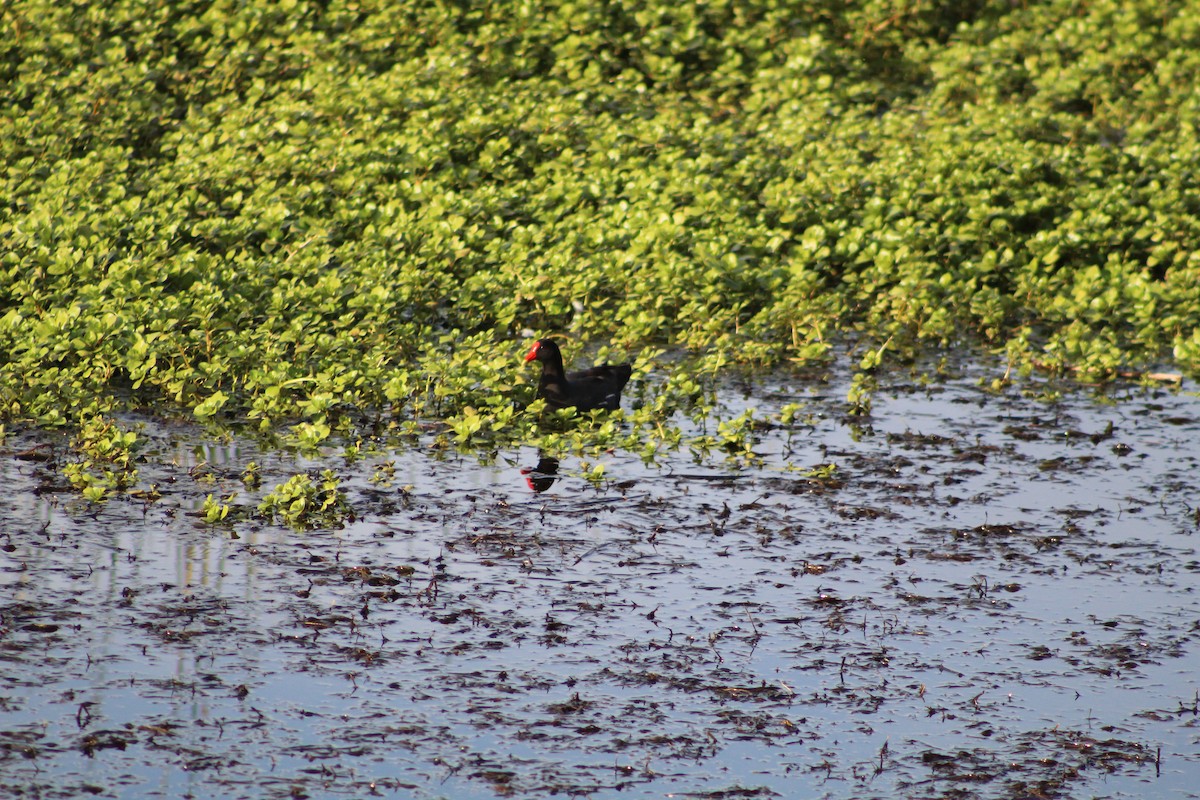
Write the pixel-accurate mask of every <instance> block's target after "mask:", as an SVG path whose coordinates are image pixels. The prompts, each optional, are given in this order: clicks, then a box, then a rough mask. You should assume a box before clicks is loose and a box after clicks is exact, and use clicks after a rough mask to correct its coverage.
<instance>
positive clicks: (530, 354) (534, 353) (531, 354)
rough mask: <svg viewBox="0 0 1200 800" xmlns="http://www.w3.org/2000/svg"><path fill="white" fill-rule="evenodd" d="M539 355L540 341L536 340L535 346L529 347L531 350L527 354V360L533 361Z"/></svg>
mask: <svg viewBox="0 0 1200 800" xmlns="http://www.w3.org/2000/svg"><path fill="white" fill-rule="evenodd" d="M537 355H538V343H537V342H534V343H533V347H531V348H529V352H528V353H526V354H525V361H526V362H529V361H533V360H534V359H535V358H537Z"/></svg>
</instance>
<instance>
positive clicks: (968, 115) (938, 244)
mask: <svg viewBox="0 0 1200 800" xmlns="http://www.w3.org/2000/svg"><path fill="white" fill-rule="evenodd" d="M1192 11H1193V9H1191V7H1190V5H1189V4H1187V3H1184V2H1181V1H1179V0H1173V1H1171V2H1166V3H1162V2H1151V0H1133V2H1118V0H1099V1H1098V2H1092V3H1087V4H1080V3H1077V2H1074V1H1073V0H1049V1H1048V2H1044V3H1034V4H1029V3H1022V4H1013V3H1009V2H1000V1H999V0H976V1H973V2H967V3H957V4H954V3H925V4H919V3H899V2H894V0H851V2H846V3H827V2H800V1H797V2H785V3H774V2H749V3H733V2H729V1H728V0H718V2H711V3H704V4H699V5H696V4H674V5H671V4H661V3H659V4H654V3H651V4H648V5H647V4H641V5H639V6H636V7H634V6H622V5H620V4H616V5H614V4H611V3H592V2H583V3H576V4H572V5H570V6H562V7H554V6H541V5H537V4H531V3H525V2H518V3H515V4H510V5H509V6H505V7H504V8H503V9H501V8H500V7H494V6H486V5H483V6H477V5H467V6H462V5H454V4H451V5H436V4H435V5H430V4H422V3H409V2H401V3H393V4H389V5H386V6H385V5H377V4H372V3H367V4H346V3H344V2H332V3H312V2H306V1H305V0H295V2H289V3H286V4H273V3H267V2H263V1H261V0H249V1H248V2H239V3H232V2H225V1H224V0H222V1H221V2H216V3H212V4H209V5H205V6H193V5H190V4H187V3H173V2H164V1H162V0H117V2H113V3H106V4H103V5H95V6H88V7H87V8H86V9H80V8H75V7H72V6H63V5H62V4H55V3H52V2H49V0H17V2H14V3H10V4H8V6H6V10H5V13H4V15H3V17H2V19H0V32H3V33H4V34H6V35H4V36H3V37H0V84H2V86H3V90H4V91H3V95H2V96H3V98H4V99H3V101H0V127H2V128H3V129H4V130H5V132H6V133H5V135H4V136H2V137H0V163H3V165H4V169H3V170H0V198H3V199H2V200H0V419H2V420H15V419H19V420H32V421H34V422H36V423H37V424H39V425H42V426H74V425H77V424H79V421H80V420H81V419H82V420H90V419H102V418H104V417H105V416H106V415H112V414H113V413H114V412H117V411H119V410H122V409H130V408H137V409H146V408H164V407H174V408H179V409H183V410H185V411H186V412H187V413H190V414H193V415H194V416H195V417H196V418H197V419H199V420H201V421H202V422H204V423H205V424H208V425H213V426H222V425H238V426H241V425H244V424H245V423H250V424H251V425H254V426H257V427H258V428H259V429H260V430H261V431H263V432H264V433H271V432H274V431H277V430H279V429H281V428H286V429H287V430H289V431H290V432H291V433H290V437H289V438H288V439H287V441H286V444H288V445H290V446H295V447H297V448H299V449H301V450H312V449H316V448H320V447H322V446H324V445H325V444H327V443H328V442H329V441H330V440H331V439H334V438H339V437H345V438H350V439H352V438H353V437H354V436H356V435H357V434H358V432H359V431H361V430H366V429H367V428H371V427H373V428H374V429H376V430H378V431H380V432H381V435H394V436H396V437H399V438H406V437H412V436H415V435H420V434H421V433H422V432H425V431H428V430H430V428H429V426H430V425H443V426H445V428H444V430H443V431H442V432H441V433H440V434H439V436H440V445H441V446H445V447H452V446H453V447H467V448H481V449H485V450H486V449H493V448H495V447H498V446H501V445H502V444H504V443H505V442H510V443H512V442H521V441H524V442H530V443H535V444H539V443H544V444H547V445H550V446H552V447H554V448H562V449H566V450H574V449H578V448H584V447H587V446H588V443H589V442H590V441H592V437H597V438H598V439H600V440H602V441H603V442H604V444H605V446H613V447H623V448H628V449H632V450H636V451H637V452H642V453H646V454H652V453H653V452H654V450H655V449H656V448H659V447H664V446H669V447H678V446H683V445H682V443H681V442H680V439H679V436H678V433H677V430H675V428H676V425H675V422H674V421H675V420H677V417H676V416H675V415H676V414H684V415H687V416H688V417H691V418H694V419H698V420H705V419H706V418H707V417H709V416H711V414H712V413H713V410H714V408H715V407H716V404H715V398H714V397H713V394H712V388H711V387H712V385H713V383H712V381H711V379H712V377H713V376H715V375H717V374H721V373H722V372H723V371H726V370H728V369H729V368H731V367H734V366H738V367H743V366H745V367H762V366H777V365H788V364H798V365H813V364H818V365H821V364H824V365H828V364H830V363H833V357H834V354H835V353H836V352H839V350H837V349H835V348H837V347H840V346H842V345H844V344H845V343H847V342H849V343H851V345H852V346H854V347H855V348H856V352H858V353H859V354H860V360H859V361H857V362H856V363H854V364H852V365H851V366H850V367H848V368H849V369H851V370H852V371H854V372H856V373H857V375H856V378H855V381H854V384H853V389H852V391H851V394H850V396H849V397H848V398H847V400H848V403H849V404H850V405H851V407H852V408H853V409H854V410H856V411H859V412H862V413H864V414H865V413H866V412H869V410H870V398H871V392H872V381H871V379H870V376H869V373H870V371H871V370H873V369H875V368H877V367H879V366H883V365H886V364H888V363H896V362H899V363H904V362H906V361H907V360H908V359H911V358H912V357H913V356H914V355H915V354H917V353H918V352H920V351H921V350H924V349H928V348H950V347H961V346H972V347H983V348H988V349H992V350H997V351H1003V352H1005V353H1006V354H1007V356H1008V357H1009V359H1010V361H1011V364H1012V369H1013V370H1014V371H1016V372H1018V373H1020V372H1022V371H1028V370H1031V369H1052V370H1062V371H1068V370H1069V371H1071V373H1072V374H1074V375H1078V376H1080V377H1082V378H1084V379H1087V380H1097V379H1101V380H1102V379H1108V378H1112V377H1114V376H1116V375H1118V374H1122V373H1123V372H1126V371H1128V370H1129V369H1131V368H1132V369H1137V368H1140V367H1144V366H1146V365H1151V364H1157V363H1161V362H1164V361H1167V360H1173V361H1174V362H1175V364H1177V365H1178V367H1179V368H1180V369H1181V370H1184V371H1187V372H1189V373H1195V372H1197V371H1198V370H1200V251H1198V250H1197V247H1196V242H1198V241H1200V200H1198V199H1197V198H1200V186H1198V185H1197V182H1198V180H1200V178H1198V174H1197V172H1196V170H1194V169H1193V168H1191V166H1190V165H1192V164H1194V163H1196V161H1197V159H1198V158H1200V138H1198V136H1197V133H1196V132H1197V130H1200V106H1198V105H1197V103H1196V102H1195V93H1194V91H1192V89H1193V87H1195V86H1196V85H1197V84H1200V26H1198V25H1197V23H1196V21H1195V17H1196V15H1195V14H1194V13H1192ZM546 334H553V335H557V336H560V337H563V338H564V339H567V340H569V344H570V351H571V352H572V353H573V354H575V356H574V357H576V358H578V360H579V362H580V363H583V362H585V361H593V360H595V361H603V360H610V361H614V362H615V361H624V360H632V361H633V363H634V378H633V381H632V383H631V384H630V386H629V389H628V392H627V395H628V397H627V401H626V403H625V408H626V418H625V419H626V423H627V425H628V426H629V428H628V432H627V433H624V434H618V433H614V432H612V431H608V430H605V429H604V426H603V423H602V422H598V421H597V420H593V419H584V418H582V415H581V416H580V418H573V419H572V420H570V424H569V425H567V424H565V423H566V422H567V421H566V420H563V419H559V420H558V421H557V422H555V421H554V420H548V419H547V417H548V416H549V415H544V414H542V413H540V412H539V410H538V407H537V405H536V404H534V405H530V402H531V401H532V399H533V391H534V381H535V376H534V375H533V373H532V372H531V371H530V370H528V369H525V368H523V365H522V364H521V362H520V356H521V355H522V353H523V352H524V347H525V346H526V344H527V342H528V339H529V338H530V337H531V336H535V335H538V336H540V335H546ZM668 353H669V354H670V356H669V357H667V356H665V355H664V354H668ZM863 353H865V354H866V356H865V357H861V354H863ZM667 358H669V360H664V359H667ZM1003 384H1004V381H1003V380H1000V381H999V382H998V384H997V385H998V387H999V388H1003ZM561 416H562V415H560V417H561ZM708 430H709V431H710V432H711V433H712V434H713V435H715V436H716V438H718V439H719V438H720V432H719V430H718V429H716V428H711V427H710V428H709V429H708ZM372 432H374V431H372ZM96 470H100V471H98V472H97V471H96ZM110 471H112V472H113V477H112V478H107V477H104V474H103V469H102V468H100V467H96V462H93V464H92V466H91V467H88V468H87V469H84V468H82V467H76V468H73V475H74V480H75V481H76V482H77V483H78V485H80V486H81V487H86V488H89V489H91V490H92V493H93V494H96V495H97V496H103V495H104V492H103V491H101V488H103V489H104V491H108V490H112V489H114V488H117V484H119V483H120V479H119V478H118V477H117V475H118V473H119V470H112V469H111V468H110ZM85 474H87V475H92V476H93V478H94V479H95V480H93V478H88V477H84V475H85Z"/></svg>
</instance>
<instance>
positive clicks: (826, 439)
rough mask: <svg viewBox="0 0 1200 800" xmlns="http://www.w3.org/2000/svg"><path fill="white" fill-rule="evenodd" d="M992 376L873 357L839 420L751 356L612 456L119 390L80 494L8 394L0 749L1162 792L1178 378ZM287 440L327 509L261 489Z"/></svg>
mask: <svg viewBox="0 0 1200 800" xmlns="http://www.w3.org/2000/svg"><path fill="white" fill-rule="evenodd" d="M1027 388H1029V389H1031V390H1034V391H1031V392H1028V393H1020V392H1017V391H1015V390H1010V391H1008V392H1006V393H1003V394H994V393H991V392H989V391H985V390H983V389H981V388H979V385H978V380H977V378H976V377H975V376H972V375H964V376H962V377H958V378H951V377H947V378H946V379H945V380H943V381H942V382H940V383H938V384H937V385H936V386H932V387H926V386H922V385H919V384H916V383H912V382H908V381H907V380H905V379H903V378H902V377H899V378H898V377H897V376H892V377H886V376H881V386H880V388H879V389H878V391H877V392H876V395H875V397H874V401H873V409H872V413H871V414H870V415H869V417H867V418H864V417H862V416H861V415H859V416H855V415H847V414H846V413H845V408H846V406H845V403H844V397H845V391H846V387H845V386H833V385H826V384H822V383H820V382H816V381H808V380H805V381H800V380H798V379H796V378H793V377H788V376H785V375H772V376H766V377H764V378H762V379H760V381H758V382H757V383H756V384H755V385H753V386H749V387H745V390H738V389H735V388H734V387H733V386H721V387H720V389H719V391H718V393H717V397H718V398H720V400H719V402H718V403H717V406H716V407H715V408H714V414H715V415H716V417H717V418H718V419H721V420H736V419H739V418H745V419H752V420H754V421H755V424H754V425H753V426H752V430H751V431H749V432H745V436H744V437H742V438H740V439H739V442H740V445H739V447H738V448H737V449H734V450H727V449H723V448H720V447H716V448H715V449H713V450H711V451H709V452H708V453H707V454H703V453H701V452H699V451H697V450H695V448H694V447H691V446H684V447H681V448H680V449H677V450H674V451H670V452H666V453H662V454H660V457H659V458H658V459H657V460H653V461H649V462H647V461H644V460H643V459H642V458H640V457H636V456H633V455H631V454H629V453H627V452H623V451H619V450H618V451H613V452H611V453H601V454H598V455H597V454H590V453H589V454H585V455H583V456H580V455H575V454H572V453H561V454H559V455H558V456H557V457H554V458H551V457H550V456H549V455H547V454H546V453H544V452H543V453H539V452H538V451H537V450H536V449H535V448H531V447H525V448H516V449H511V450H503V451H501V452H498V453H497V454H495V456H494V457H490V456H489V457H483V458H480V457H478V456H476V455H469V454H467V453H461V452H458V451H454V450H447V449H445V448H442V447H441V446H439V444H438V433H437V432H436V431H429V432H427V433H425V434H423V435H422V436H421V437H420V438H418V439H415V440H411V441H409V442H408V444H407V445H406V446H404V447H403V448H395V447H391V446H387V445H386V444H384V443H383V442H377V443H375V444H374V445H370V444H368V443H366V442H364V443H362V444H360V445H359V446H358V447H356V448H352V449H342V450H336V449H333V448H329V449H326V450H325V451H308V452H307V453H306V454H303V455H301V454H300V453H299V452H298V451H289V450H286V449H278V448H266V449H264V448H263V447H262V445H261V444H260V443H258V442H257V441H256V440H253V439H249V438H239V437H229V436H226V437H221V438H213V437H212V436H210V435H209V434H206V433H205V432H204V431H203V430H201V429H198V428H194V427H190V426H181V425H172V424H169V423H165V422H155V421H153V420H150V419H139V418H133V417H125V418H122V419H120V420H119V422H120V424H121V426H122V428H123V429H126V430H133V431H136V432H137V434H138V441H139V443H140V444H139V449H138V452H137V454H136V455H135V456H134V457H133V458H132V459H131V463H134V464H136V469H137V475H138V477H137V481H136V483H134V484H132V486H131V489H130V491H128V492H125V493H122V494H119V495H113V496H112V497H111V498H110V499H108V500H107V501H105V502H101V503H91V502H88V501H86V500H84V499H83V498H81V496H80V494H79V493H78V492H72V491H63V490H62V489H63V487H62V478H61V477H60V472H59V466H58V465H59V464H60V463H61V462H62V461H64V460H66V459H68V458H72V457H74V456H72V455H71V453H72V452H73V451H72V449H71V446H70V442H69V439H70V436H69V435H67V434H52V433H47V432H44V431H36V430H10V431H9V432H8V434H7V436H6V438H5V440H4V442H3V450H2V455H3V460H2V462H0V471H2V473H3V475H2V477H3V480H4V482H5V485H6V486H7V487H9V490H8V491H7V492H6V493H5V495H4V497H3V498H2V499H0V518H2V519H3V530H2V531H0V540H2V541H0V567H2V572H0V580H2V581H3V587H2V590H0V663H3V665H4V668H3V670H2V672H0V780H3V783H4V785H5V786H6V787H10V792H11V793H12V794H13V796H17V797H44V798H48V797H78V796H88V795H96V796H145V797H154V796H167V797H176V796H183V795H187V794H192V795H195V796H206V797H303V796H308V797H324V796H373V795H381V796H401V797H409V796H414V797H430V798H436V797H496V796H521V797H558V796H585V797H662V796H666V795H673V796H682V797H698V798H716V797H721V798H729V797H736V798H741V797H750V798H755V797H762V798H767V797H829V798H862V797H931V798H958V797H973V798H974V797H981V798H1026V797H1080V796H1104V797H1126V798H1140V797H1146V796H1171V797H1196V796H1197V794H1196V790H1195V786H1196V781H1195V779H1196V777H1197V775H1200V761H1198V757H1197V750H1196V747H1195V742H1196V737H1195V730H1196V724H1197V719H1200V717H1198V716H1197V706H1196V700H1197V696H1198V692H1200V683H1198V682H1197V675H1196V671H1195V670H1194V669H1193V667H1192V663H1193V661H1194V656H1195V650H1196V647H1197V638H1198V637H1200V605H1198V601H1197V599H1196V596H1195V581H1196V573H1197V570H1198V568H1197V557H1196V549H1195V536H1196V530H1197V524H1196V512H1195V508H1196V505H1197V498H1198V497H1200V486H1198V485H1197V484H1198V480H1200V479H1198V478H1197V476H1198V475H1200V470H1197V468H1196V467H1197V465H1196V463H1195V462H1196V459H1197V458H1200V455H1198V454H1197V453H1196V450H1195V441H1196V436H1197V433H1198V429H1197V423H1196V422H1195V421H1194V420H1196V419H1200V413H1198V408H1197V403H1196V400H1195V398H1194V397H1192V396H1190V395H1188V394H1186V393H1175V392H1169V391H1166V390H1163V389H1144V388H1126V389H1119V388H1116V387H1113V388H1111V389H1110V391H1109V393H1108V395H1107V397H1105V398H1091V397H1086V396H1084V395H1083V394H1081V393H1078V392H1074V393H1068V394H1060V395H1059V396H1058V398H1057V399H1056V400H1053V401H1047V400H1046V399H1045V395H1046V393H1047V392H1048V391H1049V390H1050V388H1051V387H1049V386H1048V385H1041V386H1039V385H1034V384H1030V385H1028V387H1027ZM1035 395H1042V396H1041V397H1039V396H1035ZM752 406H753V408H754V411H753V413H752V414H750V415H747V412H748V410H749V409H750V407H752ZM795 406H801V407H802V409H803V410H802V412H799V413H797V412H796V411H795V409H794V407H795ZM785 420H787V421H785ZM1073 431H1074V432H1080V433H1082V434H1084V435H1074V434H1072V432H1073ZM1032 433H1036V434H1037V435H1036V436H1031V435H1030V434H1032ZM1097 433H1102V434H1104V435H1103V436H1101V437H1099V438H1097V437H1095V436H1094V435H1093V434H1097ZM710 438H711V437H710ZM704 440H705V435H704V434H703V433H702V431H700V430H699V429H696V430H688V433H687V439H686V441H690V442H703V441H704ZM1114 444H1126V445H1127V446H1128V447H1129V448H1130V452H1127V453H1121V452H1118V451H1117V450H1116V449H1114V447H1113V445H1114ZM697 446H698V445H697ZM31 454H37V455H36V456H34V455H31ZM348 454H351V455H350V457H348ZM1055 459H1060V460H1061V462H1062V466H1061V467H1060V468H1058V469H1054V470H1047V469H1045V467H1044V465H1045V463H1046V462H1047V461H1050V460H1055ZM601 467H603V469H600V468H601ZM248 475H251V476H256V479H254V480H247V476H248ZM296 475H309V476H312V480H313V485H314V486H319V485H320V484H321V483H322V482H332V481H335V480H336V492H337V497H338V509H339V512H338V514H337V516H336V517H333V518H329V517H315V518H305V519H304V520H300V521H299V522H298V524H293V522H296V520H293V521H289V520H288V519H287V518H286V517H285V516H284V515H283V514H280V513H278V508H279V507H278V506H270V507H267V508H264V507H263V505H262V504H263V500H264V498H266V497H268V496H269V495H271V494H279V493H280V489H279V487H280V486H283V485H286V484H287V483H288V482H289V481H291V480H292V479H293V478H294V477H295V476H296ZM533 481H536V483H534V482H533ZM151 486H153V487H154V488H153V490H152V491H151V489H150V487H151ZM297 497H299V496H297ZM315 497H316V498H317V501H316V502H317V506H318V507H319V505H320V503H321V502H323V501H322V500H321V496H320V495H319V494H317V495H315ZM210 498H215V500H212V501H210ZM212 502H216V503H218V504H219V505H221V506H225V507H227V510H226V513H225V514H224V515H223V516H221V515H220V514H214V513H210V512H211V511H212ZM293 502H294V500H293ZM206 507H207V510H206Z"/></svg>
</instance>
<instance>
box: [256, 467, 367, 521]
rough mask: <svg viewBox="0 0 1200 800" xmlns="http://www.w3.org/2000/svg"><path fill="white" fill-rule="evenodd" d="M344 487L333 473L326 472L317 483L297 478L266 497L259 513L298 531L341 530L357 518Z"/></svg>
mask: <svg viewBox="0 0 1200 800" xmlns="http://www.w3.org/2000/svg"><path fill="white" fill-rule="evenodd" d="M340 485H341V481H340V479H339V478H338V477H337V475H335V474H334V473H333V471H332V470H323V471H322V472H321V474H320V475H319V476H317V478H316V479H314V478H313V476H311V475H308V474H307V473H300V474H299V475H293V476H292V477H291V478H288V479H287V480H286V481H284V482H283V483H281V484H278V485H277V486H276V487H275V488H274V490H272V491H271V492H269V493H268V494H267V495H266V496H264V497H263V499H262V502H260V503H259V504H258V511H259V513H260V514H263V515H264V516H266V517H267V518H268V519H271V518H274V517H278V518H279V519H281V520H282V521H283V522H284V523H285V524H287V525H290V526H291V527H293V528H297V529H307V528H331V527H337V526H338V525H340V524H342V523H343V522H344V521H345V520H347V519H351V518H353V516H354V514H353V511H352V510H351V508H350V506H349V505H348V504H347V502H346V495H345V493H344V492H343V491H342V490H341V488H340Z"/></svg>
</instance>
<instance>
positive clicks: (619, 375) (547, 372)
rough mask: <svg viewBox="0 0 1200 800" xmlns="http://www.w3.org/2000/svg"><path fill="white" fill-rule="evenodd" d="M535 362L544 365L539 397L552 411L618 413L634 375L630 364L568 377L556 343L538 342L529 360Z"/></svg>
mask: <svg viewBox="0 0 1200 800" xmlns="http://www.w3.org/2000/svg"><path fill="white" fill-rule="evenodd" d="M535 359H536V360H538V361H540V362H542V377H541V378H540V379H539V380H538V397H541V398H543V399H544V400H545V401H546V407H547V408H550V409H558V408H571V407H574V408H577V409H579V410H580V411H591V410H592V409H594V408H603V409H607V410H609V411H613V410H616V409H618V408H620V407H621V390H622V389H624V388H625V384H627V383H629V376H630V375H632V374H633V366H632V365H630V364H601V365H600V366H597V367H592V368H591V369H585V370H580V371H579V372H572V373H571V374H569V375H568V374H567V373H566V371H565V370H564V369H563V359H562V351H560V350H559V349H558V344H557V343H556V342H555V341H554V340H553V339H538V340H537V341H536V342H534V343H533V347H531V348H530V349H529V352H528V353H527V354H526V356H525V360H526V361H533V360H535Z"/></svg>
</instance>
